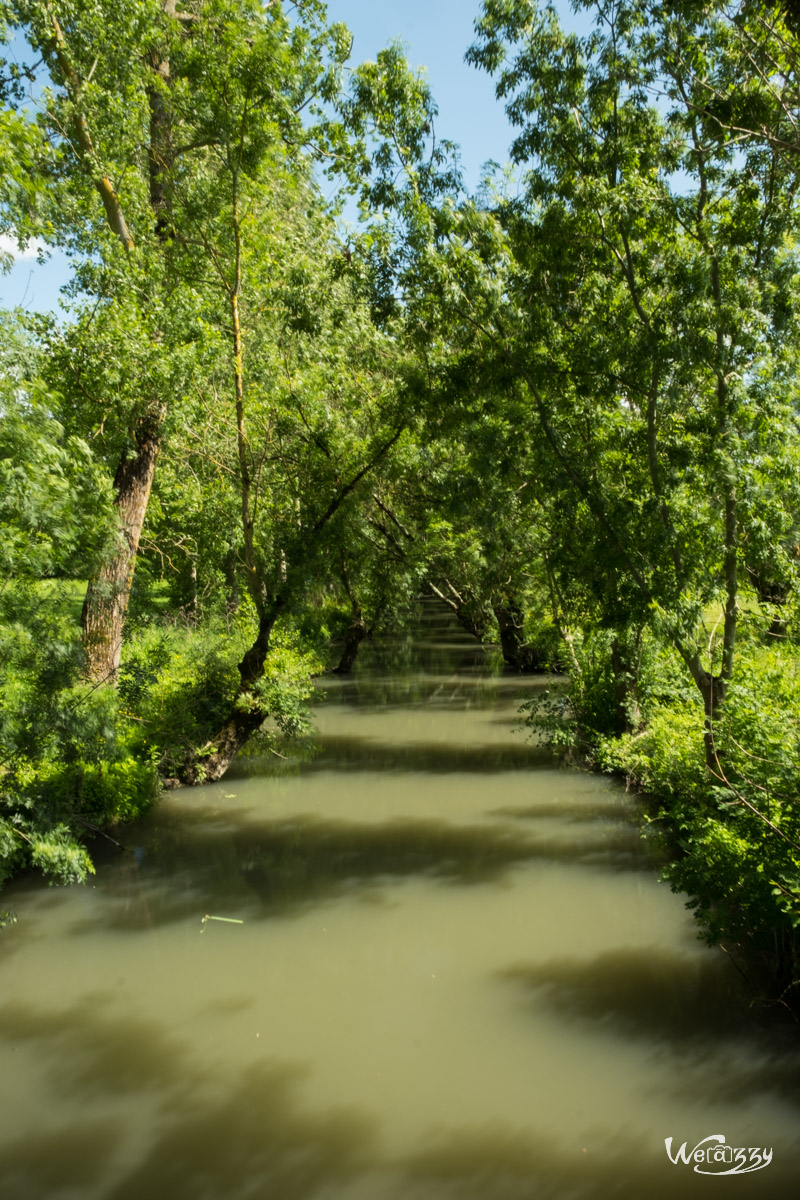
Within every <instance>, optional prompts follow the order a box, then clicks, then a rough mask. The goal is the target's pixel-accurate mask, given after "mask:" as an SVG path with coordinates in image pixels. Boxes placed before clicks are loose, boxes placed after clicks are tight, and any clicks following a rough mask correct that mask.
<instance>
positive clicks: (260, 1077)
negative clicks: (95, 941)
mask: <svg viewBox="0 0 800 1200" xmlns="http://www.w3.org/2000/svg"><path fill="white" fill-rule="evenodd" d="M102 1003H103V998H102V997H98V996H96V995H95V996H92V995H89V996H86V997H85V998H84V999H83V1000H82V1002H81V1003H80V1004H76V1005H74V1006H73V1007H71V1008H67V1009H63V1010H51V1011H49V1012H45V1011H43V1010H42V1011H37V1010H31V1009H30V1008H28V1007H26V1008H25V1009H23V1008H22V1007H21V1006H19V1007H17V1006H14V1005H6V1006H5V1007H4V1008H3V1009H1V1010H0V1039H2V1040H6V1041H11V1042H13V1043H16V1044H20V1043H24V1042H26V1041H31V1042H33V1041H35V1042H37V1043H40V1044H41V1043H45V1044H49V1045H50V1046H51V1048H52V1056H51V1060H50V1061H51V1063H52V1066H51V1072H50V1075H51V1084H52V1087H53V1089H54V1092H55V1094H56V1095H60V1096H61V1097H62V1101H63V1103H64V1111H65V1113H66V1112H67V1111H68V1107H67V1106H68V1105H70V1104H71V1103H74V1102H75V1101H76V1100H78V1101H79V1102H81V1103H83V1104H85V1105H86V1106H87V1108H88V1105H89V1103H90V1102H91V1103H93V1104H94V1106H95V1108H96V1107H97V1106H98V1105H99V1106H107V1107H108V1109H109V1110H110V1111H111V1113H113V1109H114V1105H115V1102H117V1101H119V1100H120V1099H121V1098H123V1097H124V1098H127V1097H128V1096H129V1095H130V1093H131V1092H135V1093H137V1095H138V1096H139V1104H140V1106H141V1109H140V1111H141V1112H142V1113H143V1114H145V1130H146V1133H147V1137H146V1138H145V1139H143V1140H144V1141H145V1148H144V1151H143V1152H142V1153H141V1154H140V1156H139V1161H138V1162H137V1164H136V1165H135V1166H127V1167H125V1166H122V1167H120V1166H119V1165H117V1167H116V1169H115V1167H114V1163H113V1159H114V1156H115V1153H116V1152H117V1151H118V1150H119V1149H120V1148H121V1147H122V1146H123V1143H124V1136H125V1132H126V1131H125V1128H124V1122H123V1121H122V1120H121V1119H120V1120H115V1119H114V1117H113V1115H112V1116H103V1117H102V1118H95V1119H92V1118H90V1117H88V1116H86V1117H82V1118H79V1119H77V1120H76V1119H74V1118H73V1119H67V1120H64V1121H63V1122H62V1123H60V1124H59V1126H58V1127H57V1128H55V1129H53V1128H50V1129H48V1128H47V1127H46V1126H45V1127H39V1128H37V1129H36V1131H35V1132H32V1133H31V1134H30V1135H29V1136H26V1137H24V1138H22V1139H19V1140H18V1141H17V1142H16V1143H15V1144H14V1145H13V1146H12V1147H11V1148H10V1149H7V1150H6V1152H5V1154H4V1158H3V1162H2V1164H1V1165H0V1195H2V1196H3V1197H9V1200H11V1198H14V1200H16V1198H19V1200H22V1198H23V1197H24V1198H25V1200H50V1198H51V1197H54V1196H57V1195H59V1194H61V1192H62V1190H63V1191H65V1192H69V1193H70V1194H74V1193H72V1189H80V1190H82V1191H85V1190H87V1189H88V1188H89V1187H91V1186H92V1185H97V1184H99V1183H101V1182H103V1181H107V1182H106V1186H105V1188H104V1190H103V1193H102V1194H103V1197H104V1200H141V1197H144V1196H146V1197H148V1200H221V1198H222V1197H226V1198H227V1197H236V1198H238V1197H242V1198H245V1197H247V1198H249V1197H252V1198H253V1200H261V1198H262V1197H275V1200H302V1198H304V1197H310V1196H313V1195H315V1194H316V1193H317V1192H319V1191H321V1190H323V1189H324V1188H325V1187H327V1186H335V1187H341V1186H342V1185H343V1184H346V1183H347V1181H348V1180H350V1179H352V1178H353V1177H354V1176H355V1175H356V1174H358V1173H359V1172H360V1171H363V1170H364V1169H365V1168H366V1167H368V1166H369V1164H370V1163H371V1161H372V1159H373V1157H374V1152H375V1144H376V1122H375V1121H374V1119H373V1118H372V1117H371V1116H369V1115H368V1114H366V1113H364V1112H361V1111H359V1110H357V1109H355V1108H352V1107H349V1108H348V1107H345V1106H341V1107H336V1108H332V1109H328V1110H323V1111H320V1112H316V1113H314V1112H308V1111H302V1105H301V1099H300V1097H299V1095H298V1092H299V1090H300V1088H301V1085H303V1084H304V1083H305V1081H306V1079H307V1077H308V1074H309V1068H308V1067H306V1066H305V1065H304V1064H297V1063H285V1062H276V1061H274V1060H272V1059H265V1060H263V1061H260V1062H259V1061H256V1062H254V1063H253V1064H252V1066H250V1067H248V1068H246V1069H245V1070H243V1071H241V1072H239V1074H238V1075H237V1076H236V1077H235V1078H234V1079H231V1080H230V1081H229V1082H228V1083H227V1084H226V1085H222V1086H221V1085H220V1077H219V1074H218V1073H215V1072H214V1071H213V1069H212V1068H210V1067H209V1068H208V1069H203V1068H200V1067H198V1066H197V1063H198V1061H199V1058H200V1056H198V1055H197V1054H196V1053H194V1054H192V1053H191V1050H190V1046H189V1043H188V1042H186V1043H181V1042H179V1041H177V1040H176V1039H174V1038H172V1037H170V1036H167V1035H165V1034H164V1033H163V1032H162V1031H161V1029H160V1027H159V1025H158V1024H157V1023H155V1022H141V1021H131V1020H130V1019H129V1018H127V1017H125V1018H124V1019H123V1020H118V1019H117V1018H116V1016H114V1015H113V1014H112V1010H111V1009H109V1011H108V1012H107V1013H103V1011H102V1008H101V1005H102ZM148 1106H149V1107H148ZM148 1113H149V1115H150V1118H151V1120H150V1124H149V1127H148V1125H147V1123H146V1117H147V1114H148ZM145 1130H142V1132H144V1131H145ZM123 1162H124V1159H123ZM112 1181H113V1182H112Z"/></svg>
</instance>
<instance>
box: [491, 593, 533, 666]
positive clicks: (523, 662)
mask: <svg viewBox="0 0 800 1200" xmlns="http://www.w3.org/2000/svg"><path fill="white" fill-rule="evenodd" d="M492 611H493V612H494V615H495V617H496V619H497V628H498V630H499V633H500V648H501V650H502V652H503V658H504V660H505V661H506V663H508V665H509V666H510V667H515V668H516V669H517V670H518V671H541V670H543V668H544V664H543V663H542V662H541V661H540V660H539V658H538V657H537V656H536V655H535V654H534V653H533V652H532V650H531V649H530V647H529V646H526V645H525V643H524V641H523V633H522V625H523V617H522V609H521V608H520V606H519V604H517V602H516V600H514V599H513V598H512V599H506V600H493V601H492Z"/></svg>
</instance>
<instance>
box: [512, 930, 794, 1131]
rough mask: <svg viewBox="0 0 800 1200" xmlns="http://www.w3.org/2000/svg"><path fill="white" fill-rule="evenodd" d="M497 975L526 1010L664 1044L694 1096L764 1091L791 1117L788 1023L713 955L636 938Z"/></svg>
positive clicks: (739, 1096)
mask: <svg viewBox="0 0 800 1200" xmlns="http://www.w3.org/2000/svg"><path fill="white" fill-rule="evenodd" d="M501 977H502V978H503V979H505V980H506V981H507V982H509V983H511V984H513V985H515V986H516V987H518V988H520V989H522V991H523V994H525V995H527V996H528V997H529V999H530V1001H531V1003H532V1005H533V1012H535V1011H536V1010H539V1009H540V1008H541V1006H542V1005H544V1006H545V1007H546V1008H547V1009H549V1010H550V1011H552V1012H553V1013H557V1014H558V1017H559V1019H560V1020H567V1021H575V1022H578V1023H580V1024H581V1025H583V1026H584V1027H588V1028H590V1029H593V1030H595V1031H602V1032H603V1034H604V1035H608V1034H609V1033H610V1034H612V1035H613V1036H616V1037H619V1038H620V1039H621V1040H622V1041H624V1042H625V1043H626V1044H630V1043H631V1041H632V1040H635V1041H638V1042H642V1043H643V1044H646V1045H647V1047H648V1048H650V1047H652V1048H655V1049H657V1050H660V1051H666V1052H667V1053H668V1054H669V1055H670V1057H671V1059H674V1061H675V1063H676V1064H680V1071H682V1072H684V1071H687V1070H688V1071H689V1072H690V1077H689V1078H690V1090H691V1093H692V1095H693V1097H695V1098H697V1097H700V1096H702V1095H703V1094H704V1093H705V1095H706V1096H707V1098H708V1100H709V1101H712V1100H714V1099H718V1098H719V1096H720V1094H722V1095H725V1097H726V1099H727V1100H728V1102H733V1103H736V1102H741V1103H742V1104H743V1105H747V1104H750V1103H751V1102H752V1100H753V1097H754V1096H756V1095H758V1094H768V1095H771V1096H774V1097H778V1098H780V1100H781V1102H783V1103H786V1102H790V1103H791V1104H792V1105H794V1106H796V1107H797V1108H798V1115H800V1048H799V1047H798V1039H797V1025H796V1024H795V1023H794V1022H793V1021H792V1020H791V1019H790V1018H789V1017H788V1014H787V1016H786V1020H785V1021H783V1020H781V1019H776V1013H775V1011H774V1009H767V1010H765V1009H764V1008H763V1007H757V1006H756V1005H755V1004H753V993H752V992H751V991H750V990H749V989H748V987H747V985H746V983H745V982H744V981H743V980H742V979H741V977H740V976H739V975H738V974H737V973H736V972H735V970H734V968H733V966H732V964H731V963H730V962H728V961H725V960H722V959H720V956H719V955H713V954H706V953H702V952H698V953H696V954H691V955H685V954H684V955H679V954H675V953H669V952H667V951H665V950H664V949H663V948H662V947H659V946H652V947H650V948H649V949H648V948H647V947H641V946H637V947H636V948H631V949H618V950H613V951H608V952H606V953H604V954H600V955H598V956H597V957H596V958H594V959H593V960H591V961H589V962H587V961H585V960H580V959H574V960H572V959H567V958H565V959H557V960H553V961H550V962H546V963H541V964H531V965H524V964H523V965H518V966H514V967H511V968H509V969H508V970H507V971H504V972H503V973H502V976H501ZM710 1063H713V1069H712V1070H709V1069H708V1068H709V1064H710ZM678 1089H679V1091H680V1090H684V1091H685V1083H684V1085H681V1084H680V1083H679V1084H678Z"/></svg>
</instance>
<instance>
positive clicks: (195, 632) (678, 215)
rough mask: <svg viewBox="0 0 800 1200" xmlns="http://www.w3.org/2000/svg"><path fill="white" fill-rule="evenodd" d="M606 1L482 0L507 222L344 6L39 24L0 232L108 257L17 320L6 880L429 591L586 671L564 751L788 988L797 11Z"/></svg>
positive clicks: (573, 691) (569, 705) (35, 7)
mask: <svg viewBox="0 0 800 1200" xmlns="http://www.w3.org/2000/svg"><path fill="white" fill-rule="evenodd" d="M575 7H576V8H578V9H581V10H586V14H587V15H588V16H589V18H590V21H591V32H589V33H588V34H585V35H581V36H579V35H577V34H574V33H569V32H566V31H565V30H564V29H563V28H562V27H561V25H560V24H559V19H558V14H557V12H556V10H555V9H554V8H553V7H551V6H550V5H547V4H541V3H538V2H537V0H484V3H483V5H482V8H481V10H480V12H479V13H478V14H477V17H476V22H475V41H474V44H473V45H472V47H471V48H470V49H469V50H468V52H467V57H468V60H469V61H470V62H472V63H473V64H474V65H475V66H476V67H477V68H479V69H482V70H485V71H487V72H489V73H490V74H491V75H492V77H493V78H494V80H495V84H496V91H497V96H498V101H499V102H501V103H503V104H504V105H505V106H506V110H507V112H508V116H509V118H510V120H511V122H512V124H513V126H514V127H515V130H516V135H515V138H514V141H513V144H512V146H511V149H510V153H511V158H512V161H513V164H514V171H513V172H512V173H511V174H506V175H504V174H501V173H500V172H497V173H496V174H495V175H494V176H490V177H489V178H487V179H486V180H485V182H484V185H483V186H482V188H481V189H480V191H479V193H478V195H476V196H468V195H466V194H465V192H464V190H463V187H462V182H461V178H460V175H459V171H458V160H457V152H456V149H455V147H453V146H452V145H451V144H450V143H449V142H447V141H446V140H443V139H441V138H440V137H439V136H438V131H437V130H436V128H435V122H436V107H435V104H434V101H433V98H432V96H431V95H430V93H429V91H428V89H427V86H426V84H425V81H424V78H423V77H422V76H421V75H419V74H416V73H414V72H413V71H412V70H410V68H409V67H408V64H407V63H406V62H405V59H404V58H403V55H402V53H401V51H400V50H399V48H398V47H396V46H393V47H389V48H388V49H387V50H385V51H383V52H381V54H380V55H379V56H378V58H377V60H376V61H375V62H374V63H367V64H363V65H362V66H360V67H357V68H355V69H352V70H350V71H348V72H345V71H344V64H345V61H346V58H347V54H348V50H349V38H348V35H347V31H346V30H345V29H344V28H343V27H341V26H338V25H332V26H329V25H328V24H327V22H326V15H325V11H324V8H323V6H322V5H321V4H320V3H318V2H317V0H303V2H302V3H299V4H297V5H296V6H294V8H295V11H294V12H293V13H292V14H291V16H290V15H288V14H287V12H286V11H285V10H284V6H283V5H282V4H280V3H277V2H273V3H270V4H268V5H265V4H262V3H260V2H259V0H186V3H185V4H183V5H182V6H181V8H180V9H178V7H177V5H176V4H175V3H174V2H173V0H148V2H147V3H138V2H137V3H133V2H132V0H131V2H128V0H121V2H120V0H117V2H116V3H115V4H114V5H111V4H107V3H105V0H92V2H88V0H70V2H69V3H60V4H53V3H49V2H44V0H42V2H38V0H32V2H30V3H17V2H15V0H6V2H5V3H3V4H2V5H0V19H2V20H3V21H5V22H6V27H7V29H8V31H9V36H11V34H13V33H14V32H15V31H16V35H17V36H18V37H19V36H20V34H21V32H24V34H25V36H26V38H27V39H28V43H29V45H30V47H31V56H30V65H29V66H27V67H24V68H20V67H19V66H18V65H14V64H13V63H11V62H9V63H7V64H5V66H2V67H0V98H1V99H2V105H3V107H2V110H0V167H2V168H3V170H2V172H0V175H1V176H2V178H3V179H4V182H3V183H2V185H0V187H1V188H2V190H1V191H0V228H2V229H3V230H4V231H7V232H8V233H10V234H13V236H15V237H16V238H17V239H18V240H20V241H22V242H25V241H26V240H27V239H30V238H32V237H38V238H42V239H44V240H45V241H47V242H49V243H50V244H53V245H59V246H62V247H66V248H68V249H69V250H70V252H71V253H72V255H73V257H74V263H75V273H74V283H73V285H72V286H71V289H70V292H69V296H68V297H67V303H68V305H69V309H70V311H69V319H68V320H66V321H64V322H62V323H58V322H56V320H55V319H53V320H51V321H39V322H38V324H36V325H32V324H31V323H30V322H29V323H28V324H27V325H26V324H25V322H23V321H22V320H21V319H20V318H19V317H14V316H11V315H6V317H4V323H3V327H2V355H3V374H2V380H0V389H2V390H1V391H0V417H2V425H0V482H1V483H2V488H1V489H0V523H1V524H2V531H3V544H2V546H1V547H0V565H2V591H0V670H1V671H2V675H3V698H2V701H1V702H0V793H1V794H0V872H2V874H4V875H7V874H8V873H10V872H11V871H12V870H14V869H17V868H18V867H20V866H23V865H26V864H33V865H35V866H38V867H41V868H42V869H44V870H45V871H46V872H47V873H48V874H50V875H51V876H54V877H57V878H65V879H69V878H80V877H82V876H83V875H84V874H85V872H86V871H87V870H89V869H90V863H89V859H88V856H87V853H86V851H85V849H83V848H82V845H81V831H82V830H83V831H86V830H90V831H91V830H93V829H97V828H100V827H102V828H107V827H109V826H110V825H113V823H114V822H116V821H121V820H126V819H129V818H131V817H133V816H135V815H136V814H137V813H139V812H141V811H142V809H143V808H144V807H145V806H146V805H147V804H148V803H150V801H151V800H152V798H153V796H154V794H155V791H156V789H157V780H158V779H159V778H160V779H161V780H162V781H169V782H171V783H177V782H182V783H186V784H192V783H197V782H200V781H202V780H204V779H217V778H220V777H221V776H222V775H223V774H224V772H225V770H226V769H227V767H228V765H229V764H230V762H231V761H232V759H233V758H234V757H235V755H236V754H237V753H240V752H243V751H244V750H245V749H246V747H248V746H249V747H251V748H252V747H253V745H254V744H255V743H256V742H258V743H260V744H262V745H263V743H264V739H267V743H269V739H270V738H275V737H285V736H287V735H292V734H295V733H297V732H299V731H302V730H303V729H304V728H305V720H306V718H305V706H306V704H307V702H308V700H309V698H310V696H311V694H312V691H313V683H312V677H313V675H314V674H315V673H317V672H319V671H321V670H324V669H335V670H340V671H348V670H350V669H351V668H352V666H353V663H354V662H355V660H356V656H357V654H358V648H359V646H360V644H361V642H362V641H363V639H364V638H365V637H368V636H369V635H370V634H373V633H376V632H379V631H380V630H382V629H387V628H395V629H396V628H398V627H399V626H401V625H402V624H403V622H404V621H406V620H407V619H408V615H409V613H410V612H411V611H412V609H413V606H414V604H415V602H416V600H417V598H418V597H419V595H420V594H429V595H435V596H438V597H439V598H440V600H441V602H442V603H444V604H447V605H448V606H449V607H450V608H451V609H452V610H453V611H454V612H455V613H456V614H457V616H458V618H459V620H460V621H461V622H462V624H463V625H464V626H465V628H467V629H468V630H469V631H470V632H471V633H472V634H474V635H475V636H476V637H477V638H479V639H489V640H497V641H499V642H500V644H501V646H502V650H503V654H504V657H505V659H506V662H507V663H508V664H509V666H510V667H513V668H515V669H518V670H549V669H558V670H562V671H566V672H568V673H569V685H568V689H567V691H566V692H558V693H553V694H552V695H550V696H549V697H547V698H546V699H545V702H544V705H543V706H542V705H540V706H539V707H538V709H537V710H536V711H534V712H532V713H531V714H530V719H531V721H532V722H537V721H538V722H539V723H540V724H541V723H542V722H544V724H545V725H546V727H547V728H548V729H549V731H550V734H551V736H553V737H554V738H555V739H556V740H557V741H559V742H561V743H567V744H570V745H571V746H573V747H575V748H576V749H577V750H578V751H579V752H580V753H581V754H582V755H584V756H588V757H589V758H590V759H591V760H592V761H593V762H594V763H595V764H596V765H598V766H600V767H602V768H604V769H608V770H614V771H620V772H623V773H624V774H625V775H627V776H628V777H629V778H630V779H631V780H632V781H634V782H635V783H636V784H637V785H638V786H640V787H641V788H642V789H645V790H646V791H647V793H648V794H649V795H650V797H651V806H650V809H649V813H650V820H651V823H652V824H653V825H654V826H655V827H657V828H658V829H659V830H660V831H661V836H662V837H663V840H664V842H665V845H666V846H667V847H668V850H669V854H670V858H671V865H670V866H669V868H668V873H669V877H670V879H671V881H672V883H673V885H674V886H675V887H676V888H679V889H681V890H683V891H685V892H686V893H687V894H688V895H689V896H690V897H691V898H692V900H691V902H692V904H693V905H694V907H695V909H696V911H697V914H698V917H699V918H700V921H701V924H702V929H703V932H704V934H705V935H706V936H707V937H708V938H709V939H710V940H712V941H722V942H723V943H724V944H725V945H726V947H727V948H729V949H734V948H738V949H741V950H742V951H743V952H745V951H746V952H747V953H752V951H753V950H757V951H758V953H759V954H760V955H761V956H762V959H763V961H764V963H765V965H766V967H767V968H768V970H769V972H770V973H771V975H772V976H773V977H774V978H776V979H778V980H779V981H780V984H781V986H788V985H789V984H790V983H791V982H793V980H794V978H795V975H796V973H797V967H798V958H800V942H798V940H797V936H796V932H795V931H796V928H797V926H798V925H800V815H799V814H800V809H798V804H797V796H796V779H797V774H798V760H799V759H800V730H798V727H797V716H796V714H797V711H798V700H799V699H800V695H799V694H798V632H799V631H798V625H797V583H798V563H800V485H798V478H800V475H799V473H798V465H799V464H798V452H799V451H800V443H799V442H798V387H797V378H798V349H800V341H799V337H800V323H799V322H798V316H797V307H798V283H799V280H800V277H799V275H798V260H797V236H798V206H797V198H796V191H797V185H798V174H797V163H798V161H800V160H799V158H798V152H800V141H798V138H797V134H796V112H797V89H798V70H797V68H798V45H799V43H798V32H797V27H796V22H795V20H794V17H793V15H792V14H793V9H792V7H791V6H779V5H774V6H772V5H766V4H761V3H756V2H755V0H752V2H750V0H747V2H746V3H744V4H743V5H740V6H737V7H736V8H735V9H733V8H729V7H728V6H727V5H725V4H724V3H720V2H718V0H707V2H703V3H699V2H694V0H692V2H691V3H690V2H683V0H673V2H672V3H669V4H653V3H650V2H648V0H598V2H596V3H591V4H590V3H583V2H581V3H577V4H576V5H575ZM27 83H30V85H31V87H32V88H33V94H34V96H35V97H36V103H35V105H34V106H33V107H30V105H29V102H28V101H27V100H26V85H27ZM26 105H28V107H26ZM503 150H504V148H498V156H500V155H501V154H502V152H503ZM322 170H325V171H327V172H328V174H329V176H330V177H331V179H334V180H338V182H339V184H340V185H341V188H342V190H343V191H349V192H350V193H353V194H355V195H356V196H357V199H358V202H359V204H360V206H361V215H362V221H361V224H360V226H359V229H358V231H357V232H356V233H354V234H351V237H350V240H349V241H348V242H347V243H346V244H343V243H342V241H341V235H340V232H339V229H338V226H337V224H336V220H335V215H334V214H333V213H332V212H331V211H330V210H329V208H328V207H327V206H326V204H325V203H324V202H323V200H322V197H321V194H320V189H319V187H318V184H317V182H316V180H317V179H318V178H319V173H320V172H321V171H322ZM315 172H316V174H315ZM81 604H82V608H81ZM79 617H80V619H78V618H79ZM268 718H271V720H268ZM265 722H266V724H265Z"/></svg>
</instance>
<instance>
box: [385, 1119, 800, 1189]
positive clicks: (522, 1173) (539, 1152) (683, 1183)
mask: <svg viewBox="0 0 800 1200" xmlns="http://www.w3.org/2000/svg"><path fill="white" fill-rule="evenodd" d="M666 1132H667V1135H669V1131H666ZM564 1133H565V1136H564V1139H563V1141H562V1143H561V1144H554V1142H553V1140H552V1139H545V1138H540V1137H533V1138H532V1137H531V1136H530V1135H529V1134H527V1133H525V1134H523V1133H521V1132H520V1131H519V1130H516V1129H513V1128H507V1127H503V1126H501V1125H498V1124H495V1123H492V1124H490V1125H488V1126H484V1127H478V1128H474V1129H459V1130H456V1131H453V1132H452V1133H448V1134H445V1135H443V1136H442V1137H441V1138H440V1139H439V1141H438V1144H436V1145H434V1146H432V1147H430V1148H429V1149H425V1150H423V1151H422V1152H420V1153H419V1154H418V1155H417V1156H415V1157H414V1158H412V1159H410V1160H409V1161H408V1162H407V1163H406V1164H405V1179H404V1186H403V1189H402V1191H401V1192H398V1193H397V1195H398V1197H399V1196H402V1197H403V1200H643V1198H644V1197H647V1200H674V1198H675V1196H677V1195H679V1196H681V1197H684V1196H688V1197H692V1198H694V1197H704V1198H705V1197H708V1196H709V1195H712V1194H713V1195H716V1192H717V1190H719V1191H720V1192H721V1190H722V1189H721V1188H720V1187H719V1185H716V1188H715V1185H713V1184H711V1183H710V1181H709V1180H708V1178H707V1177H706V1176H701V1175H696V1174H693V1173H692V1170H691V1168H690V1167H687V1166H685V1165H683V1164H679V1165H678V1166H675V1165H673V1164H672V1163H671V1162H670V1161H669V1160H668V1158H667V1155H666V1151H665V1148H664V1140H663V1138H662V1139H660V1141H659V1142H658V1144H656V1145H654V1144H653V1142H652V1141H650V1140H648V1139H645V1138H644V1137H641V1138H635V1137H631V1136H629V1135H628V1134H626V1133H625V1132H624V1131H620V1130H617V1129H597V1130H596V1131H594V1133H593V1134H583V1135H578V1137H579V1138H580V1140H578V1138H576V1137H575V1135H573V1138H572V1139H570V1131H569V1129H566V1130H565V1131H564ZM700 1136H702V1135H700ZM682 1138H683V1135H681V1140H682ZM697 1140H699V1138H698V1139H697ZM581 1143H583V1144H581ZM694 1144H695V1142H694V1141H692V1142H690V1143H689V1149H691V1148H692V1147H693V1146H694ZM748 1178H749V1182H747V1181H745V1180H742V1179H737V1180H736V1185H731V1184H729V1185H728V1186H736V1190H737V1195H739V1196H741V1195H742V1194H744V1195H746V1196H748V1197H758V1200H778V1198H779V1197H780V1200H785V1197H786V1196H787V1194H789V1192H790V1191H791V1190H793V1188H794V1186H795V1184H796V1178H795V1175H794V1171H793V1169H792V1167H791V1166H790V1165H788V1164H787V1163H786V1162H783V1163H781V1162H780V1161H778V1162H775V1161H774V1160H773V1163H772V1164H771V1165H770V1166H769V1167H768V1168H767V1169H765V1170H764V1171H761V1172H759V1173H758V1174H757V1175H756V1176H755V1177H748ZM723 1186H724V1185H723Z"/></svg>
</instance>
